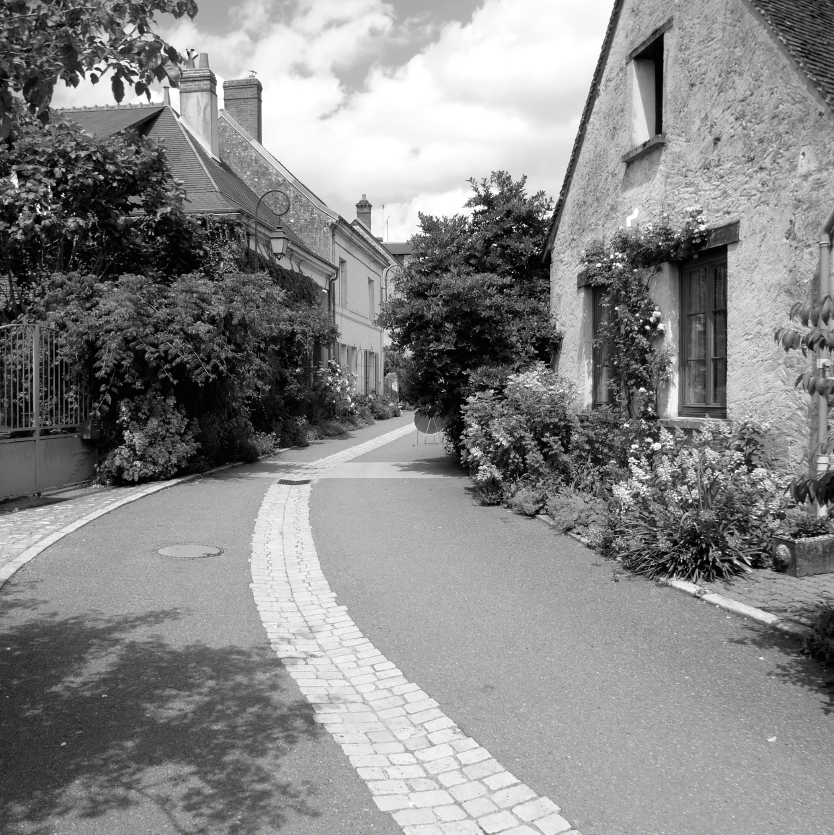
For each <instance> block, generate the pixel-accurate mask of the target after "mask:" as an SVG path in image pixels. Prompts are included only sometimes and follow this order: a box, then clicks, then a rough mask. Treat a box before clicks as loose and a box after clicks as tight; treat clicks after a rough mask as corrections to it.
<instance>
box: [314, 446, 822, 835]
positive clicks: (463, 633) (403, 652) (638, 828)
mask: <svg viewBox="0 0 834 835" xmlns="http://www.w3.org/2000/svg"><path fill="white" fill-rule="evenodd" d="M442 456H443V451H442V447H432V446H428V447H427V446H423V445H421V446H415V436H414V435H410V436H407V437H405V438H403V439H401V440H399V441H396V442H394V443H392V444H390V445H387V446H384V447H382V448H380V449H378V450H376V451H374V452H371V453H369V454H367V455H365V456H363V457H362V458H359V459H354V462H353V463H349V464H346V465H344V467H343V468H342V470H345V469H347V468H349V467H351V466H355V465H357V464H361V463H362V462H379V461H391V462H411V463H410V464H409V465H408V466H407V467H404V468H402V469H403V471H404V472H407V471H408V470H411V471H417V472H419V471H421V470H425V471H427V472H429V471H434V472H437V471H438V470H444V469H445V471H446V473H447V474H448V475H449V476H456V475H459V472H457V471H456V470H455V469H454V467H453V465H451V464H449V463H443V462H442V461H438V459H442ZM421 461H425V462H426V463H425V464H423V463H421ZM312 527H313V533H314V538H315V541H316V547H317V549H318V552H319V557H320V560H321V563H322V567H323V569H324V573H325V576H327V578H328V580H329V582H330V586H331V588H332V589H333V591H335V592H336V593H337V594H338V596H339V602H340V603H342V604H345V605H347V607H348V611H349V612H350V614H351V616H352V617H353V619H354V621H355V622H356V623H357V625H358V626H359V628H360V629H361V630H362V631H363V632H364V634H365V635H366V636H367V637H368V638H369V639H370V640H371V641H373V642H374V643H375V645H376V646H377V647H378V648H379V649H380V650H381V651H382V652H383V653H384V654H385V655H386V656H387V657H388V659H389V660H391V661H393V662H394V663H395V664H396V665H397V666H398V667H399V668H400V669H402V671H403V673H404V675H405V676H407V677H408V678H409V680H411V681H414V682H416V683H417V684H419V685H420V686H421V687H422V688H423V689H424V690H426V691H427V692H428V693H429V695H430V696H432V697H433V698H435V699H437V701H438V702H439V703H440V707H441V708H442V709H443V710H444V712H445V713H446V714H447V715H449V716H451V718H452V719H454V720H455V721H456V722H457V723H458V724H459V725H460V727H461V728H462V729H463V730H464V731H465V732H466V733H468V734H470V735H471V736H473V737H474V738H475V739H476V740H478V741H479V742H480V743H481V744H482V745H484V746H485V747H486V748H487V749H488V750H489V751H490V752H491V753H492V754H493V755H494V756H495V757H496V758H497V759H498V760H499V761H500V762H501V763H502V764H503V765H504V766H505V767H506V768H508V769H509V770H510V771H512V772H513V773H515V775H516V776H517V777H519V778H520V779H521V780H523V781H524V782H525V783H527V784H528V785H529V786H530V787H531V788H532V789H534V790H535V791H536V792H538V793H539V794H543V795H547V796H548V797H550V798H551V799H552V800H555V801H556V802H557V803H558V804H560V805H561V806H562V807H563V810H564V812H563V813H564V814H565V816H566V817H568V819H569V820H571V821H572V822H573V823H574V824H575V825H576V826H577V827H578V829H579V830H580V831H581V832H582V833H583V835H638V833H639V835H690V833H692V835H695V833H698V835H703V834H704V833H709V835H718V833H721V835H831V833H834V776H832V774H834V692H832V691H831V690H826V689H824V688H823V687H822V674H821V671H820V668H819V667H817V666H816V665H815V664H814V663H813V662H810V661H806V660H805V659H803V658H802V657H801V656H799V654H798V652H797V646H796V644H794V643H792V642H790V641H789V640H788V639H785V638H783V637H781V636H780V635H779V634H778V633H775V632H772V631H769V630H766V629H765V628H763V627H760V626H759V625H757V624H755V623H754V622H751V621H747V620H746V619H744V618H741V617H738V616H736V615H728V613H726V612H724V611H722V610H720V609H717V608H715V607H713V606H710V605H708V604H705V603H702V602H698V601H696V600H694V599H692V598H690V597H687V596H685V595H682V594H681V593H679V592H677V591H674V590H672V589H669V588H667V587H662V586H658V585H655V584H653V583H650V582H647V581H645V580H642V579H630V578H629V577H627V576H623V577H622V578H621V579H620V580H619V582H613V581H612V578H613V572H612V564H611V563H609V562H607V561H605V560H604V559H602V558H601V557H599V556H598V555H596V554H594V553H592V552H590V551H588V550H587V549H585V548H583V547H582V546H581V545H579V544H578V543H576V542H574V541H573V540H571V539H569V538H566V537H561V536H559V535H557V534H555V533H554V532H553V531H552V530H551V529H550V528H548V527H547V526H546V525H544V524H543V523H541V522H539V521H536V520H528V519H524V518H522V517H519V516H515V515H512V514H510V513H508V512H507V511H505V510H503V509H501V508H485V507H479V506H478V505H477V504H476V503H475V501H474V498H473V497H472V495H471V493H470V491H469V482H468V480H466V479H463V478H455V477H452V478H446V479H439V478H438V479H378V480H371V479H359V478H357V479H351V478H347V479H345V478H340V479H335V478H334V479H326V478H325V479H322V480H321V481H319V482H318V483H316V484H315V485H314V486H313V491H312ZM774 738H775V739H774ZM769 740H773V741H769Z"/></svg>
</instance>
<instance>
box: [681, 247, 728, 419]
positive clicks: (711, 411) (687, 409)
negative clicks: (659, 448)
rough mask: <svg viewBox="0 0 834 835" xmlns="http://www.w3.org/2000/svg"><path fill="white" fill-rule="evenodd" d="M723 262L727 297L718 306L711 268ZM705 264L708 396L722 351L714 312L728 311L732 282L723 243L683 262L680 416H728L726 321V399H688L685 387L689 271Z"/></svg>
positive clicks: (688, 332) (688, 339)
mask: <svg viewBox="0 0 834 835" xmlns="http://www.w3.org/2000/svg"><path fill="white" fill-rule="evenodd" d="M721 264H723V265H724V267H725V288H724V293H725V298H724V304H725V307H724V308H716V307H714V306H713V301H712V300H714V286H715V274H714V272H713V271H712V269H711V268H713V267H715V266H718V265H721ZM702 268H705V269H706V270H707V288H706V298H707V309H706V310H705V311H704V313H705V314H706V334H705V345H706V352H705V357H704V360H705V382H704V391H705V393H706V397H710V396H711V392H712V389H713V374H714V372H713V362H714V360H716V359H721V357H720V355H718V354H717V353H716V352H715V350H714V345H715V314H716V313H719V312H722V311H723V312H724V314H725V316H726V315H727V311H728V306H727V298H726V296H727V290H728V287H727V284H728V282H729V275H728V273H727V272H726V268H727V249H726V247H722V248H721V249H716V250H714V251H712V252H705V253H704V254H703V255H701V256H699V257H698V258H697V259H693V260H691V261H686V262H683V263H681V264H680V300H681V305H680V365H679V385H678V390H679V403H678V414H679V415H680V416H681V417H709V418H718V419H722V418H726V417H727V385H726V374H727V369H726V363H727V328H726V322H725V328H724V357H723V359H724V362H725V382H724V401H723V402H718V401H715V402H709V401H706V402H704V403H687V402H686V391H687V382H688V375H689V362H690V358H689V342H690V329H689V317H690V315H695V314H691V313H690V310H689V292H688V290H689V278H688V272H689V271H690V270H692V269H702Z"/></svg>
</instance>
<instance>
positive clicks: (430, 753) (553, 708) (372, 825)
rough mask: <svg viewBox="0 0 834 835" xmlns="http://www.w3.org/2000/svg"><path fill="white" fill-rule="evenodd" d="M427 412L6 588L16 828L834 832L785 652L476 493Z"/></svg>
mask: <svg viewBox="0 0 834 835" xmlns="http://www.w3.org/2000/svg"><path fill="white" fill-rule="evenodd" d="M412 417H413V416H412V414H411V413H405V414H404V415H403V416H402V417H401V418H397V419H394V420H387V421H382V422H380V423H377V424H375V425H374V426H371V427H368V428H365V429H362V430H358V431H356V432H355V433H353V435H352V436H351V438H350V439H345V438H341V439H331V440H329V441H326V442H321V443H318V444H314V445H312V446H310V447H308V448H306V449H296V450H289V451H286V452H282V453H280V454H279V455H276V456H274V457H272V458H269V459H264V460H261V461H260V462H257V463H255V464H251V465H246V466H240V467H236V468H233V469H227V470H223V471H220V472H217V473H215V474H213V475H210V476H207V477H204V478H201V479H196V480H192V481H188V482H185V483H182V484H179V485H177V486H174V487H170V488H169V489H167V490H163V491H161V492H157V493H155V494H154V495H150V496H146V497H144V498H141V499H139V500H138V501H136V502H134V503H131V504H128V505H126V506H124V507H121V508H119V509H117V510H114V511H113V512H111V513H109V514H107V515H105V516H102V517H101V518H99V519H96V520H95V521H92V522H90V523H89V524H87V525H85V526H84V527H81V528H79V529H78V530H76V531H75V532H73V533H71V534H69V535H68V536H66V537H64V538H63V539H61V540H60V541H58V542H56V543H55V544H53V545H52V546H51V547H49V548H48V549H47V550H45V551H44V552H43V553H41V554H40V555H39V556H37V558H35V559H33V560H32V561H31V562H29V563H27V564H26V565H25V566H24V567H23V568H22V569H21V570H20V571H18V572H17V573H16V574H15V575H14V576H13V577H12V578H11V580H10V581H9V582H8V583H7V584H6V585H5V586H4V587H3V588H2V590H0V705H2V710H1V711H0V832H2V833H3V835H46V833H50V835H70V833H72V835H93V833H95V835H121V834H122V833H124V835H128V834H129V833H152V835H169V833H170V834H171V835H173V834H174V833H183V834H184V835H197V833H212V835H213V834H214V833H217V834H218V835H220V833H223V834H224V835H225V833H229V835H232V833H235V835H266V833H275V832H280V833H282V834H283V833H286V835H342V834H343V835H370V834H371V833H384V835H395V834H396V833H402V832H405V833H407V835H447V833H470V832H474V833H478V832H488V833H492V832H505V833H513V835H522V834H523V833H526V834H527V835H529V833H539V835H542V833H545V835H547V833H559V832H567V831H571V832H581V833H582V835H637V833H640V835H690V833H691V834H692V835H694V833H698V834H699V835H702V834H703V833H722V835H817V834H818V835H826V834H827V833H830V831H831V821H832V820H834V793H832V791H831V774H830V769H829V767H828V765H829V764H830V763H831V762H832V761H834V727H832V723H833V722H834V703H833V702H832V698H831V692H832V691H831V690H826V689H824V688H823V687H822V686H821V677H820V669H819V668H818V667H817V666H816V665H814V664H813V663H811V662H807V661H805V660H803V659H802V658H801V657H800V656H799V654H798V651H797V645H796V643H795V642H792V641H791V640H789V639H788V638H787V637H783V636H781V635H779V634H778V633H776V632H773V631H768V630H767V629H766V628H764V627H762V626H760V625H758V624H755V623H752V622H749V621H747V620H745V619H744V618H742V617H739V616H736V615H729V614H728V613H727V612H725V611H722V610H720V609H717V608H715V607H713V606H710V605H708V604H706V603H703V602H699V601H696V600H693V599H692V598H690V597H686V596H684V595H682V594H680V593H678V592H677V591H675V590H673V589H670V588H668V587H664V586H659V585H655V584H653V583H651V582H647V581H645V580H642V579H639V578H633V577H629V576H626V575H623V576H621V577H620V576H616V575H615V573H614V572H612V563H610V562H608V561H606V560H604V559H603V558H601V557H600V556H599V555H597V554H595V553H593V552H591V551H589V550H587V549H585V548H584V547H583V546H582V545H580V544H579V543H577V542H575V541H573V540H571V539H569V538H567V537H562V536H559V535H557V534H555V533H554V532H553V530H552V529H551V528H549V527H548V526H546V525H545V524H543V523H542V522H540V521H537V520H531V519H526V518H524V517H521V516H518V515H513V514H510V513H509V512H507V511H506V510H504V509H502V508H500V507H481V506H479V505H478V504H477V503H476V502H475V500H474V498H473V497H472V495H471V492H470V482H469V480H468V479H467V478H466V477H465V476H464V474H463V473H462V472H461V471H460V470H459V469H457V468H456V467H455V466H454V465H453V464H452V463H451V462H450V461H449V460H448V459H447V458H446V457H445V455H444V452H443V447H442V446H440V445H431V444H429V445H425V444H424V443H420V444H419V445H418V444H417V443H416V441H417V439H418V438H417V435H416V433H415V432H414V431H413V428H412V429H410V430H409V429H408V427H409V425H410V424H411V421H412ZM421 440H425V438H424V437H422V438H421ZM322 459H324V460H322ZM316 461H319V462H320V463H319V464H318V465H317V464H315V463H314V462H316ZM281 480H283V481H284V482H285V483H284V484H280V483H279V481H281ZM311 481H312V483H309V482H311ZM308 507H309V529H308V527H307V520H308V516H307V508H308ZM310 530H311V531H312V539H311V538H310V535H309V534H310ZM182 544H202V545H210V546H215V547H217V548H220V549H222V554H220V555H218V556H214V557H207V558H201V559H181V558H172V557H166V556H162V555H160V554H159V553H158V550H159V549H161V548H163V547H166V546H171V545H182ZM250 560H251V563H250ZM319 564H320V567H321V571H322V572H323V577H322V576H320V575H319V574H318V565H319ZM333 594H335V596H336V597H335V600H334V599H333V596H332V595H333ZM340 607H341V608H340ZM265 627H266V628H265ZM386 688H387V689H386ZM481 746H482V747H481ZM375 798H376V801H377V802H375ZM554 804H555V805H556V806H558V807H559V809H558V810H557V809H556V808H555V806H554ZM568 824H570V826H571V827H572V829H570V828H569V826H568Z"/></svg>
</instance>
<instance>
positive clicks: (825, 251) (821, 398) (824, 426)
mask: <svg viewBox="0 0 834 835" xmlns="http://www.w3.org/2000/svg"><path fill="white" fill-rule="evenodd" d="M832 231H834V211H832V212H831V214H830V215H829V216H828V220H826V221H825V224H824V225H823V227H822V235H821V238H820V302H822V300H823V299H824V298H825V297H826V296H827V295H829V294H830V293H831V234H832ZM827 353H828V352H827V351H825V352H823V349H822V348H821V349H820V350H818V351H817V377H818V378H820V379H824V378H825V377H826V376H827V366H828V364H829V359H828V357H827V356H826V355H827ZM827 435H828V398H827V396H826V395H825V394H818V395H817V442H818V446H817V476H821V475H822V474H823V473H824V472H826V470H828V464H829V457H828V454H827V453H826V452H825V446H824V442H825V438H826V436H827ZM817 513H818V515H820V516H824V515H825V514H826V513H827V508H826V506H825V505H822V504H820V505H818V506H817Z"/></svg>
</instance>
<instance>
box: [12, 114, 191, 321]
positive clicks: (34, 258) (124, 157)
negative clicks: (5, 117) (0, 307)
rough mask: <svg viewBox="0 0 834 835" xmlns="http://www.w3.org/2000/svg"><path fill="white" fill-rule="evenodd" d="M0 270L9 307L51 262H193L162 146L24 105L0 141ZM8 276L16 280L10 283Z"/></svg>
mask: <svg viewBox="0 0 834 835" xmlns="http://www.w3.org/2000/svg"><path fill="white" fill-rule="evenodd" d="M0 145H2V146H4V153H3V154H2V155H0V270H2V272H3V273H4V274H5V277H6V280H7V281H8V283H9V286H8V290H7V291H6V292H5V293H4V294H3V295H5V296H6V297H7V302H6V305H5V306H6V307H7V309H8V310H10V311H12V312H19V310H20V309H21V307H22V306H23V305H24V304H25V302H26V298H27V296H28V294H30V293H31V292H32V287H33V285H35V284H37V283H38V282H39V280H40V278H41V277H42V276H44V275H48V274H49V273H50V272H53V271H67V272H72V271H79V272H87V273H92V274H95V275H98V276H105V275H108V274H109V275H118V274H119V273H120V272H124V271H127V270H130V271H133V272H136V271H142V272H149V273H154V274H160V275H162V276H171V275H173V274H176V273H178V272H188V271H191V270H193V269H195V268H196V266H197V264H196V262H195V260H194V258H193V257H191V254H192V253H193V252H194V250H195V241H194V237H195V234H196V229H197V227H196V224H195V222H194V221H193V220H192V219H189V218H187V217H186V215H185V213H184V212H183V207H182V202H183V198H184V190H183V188H182V184H181V183H179V182H178V181H176V180H175V179H174V178H173V177H172V175H171V173H170V170H169V168H168V165H167V160H166V156H165V152H164V150H163V149H162V148H160V147H158V146H157V145H155V144H154V143H153V142H152V141H151V140H149V139H146V138H144V137H141V136H138V135H137V134H135V133H132V132H125V133H120V134H116V135H113V136H109V137H106V138H103V139H96V138H93V137H91V136H88V135H87V134H85V133H82V132H81V131H80V130H79V129H78V128H77V126H75V125H73V124H72V123H71V122H66V121H62V120H54V121H52V122H50V123H49V124H48V125H41V124H40V123H39V122H38V121H37V120H35V119H34V118H33V117H31V116H28V115H24V116H22V118H21V120H20V122H19V123H18V124H17V125H15V128H14V130H13V131H12V134H11V135H10V136H9V137H8V138H7V139H6V140H5V142H2V143H0ZM15 284H16V285H17V286H15Z"/></svg>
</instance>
